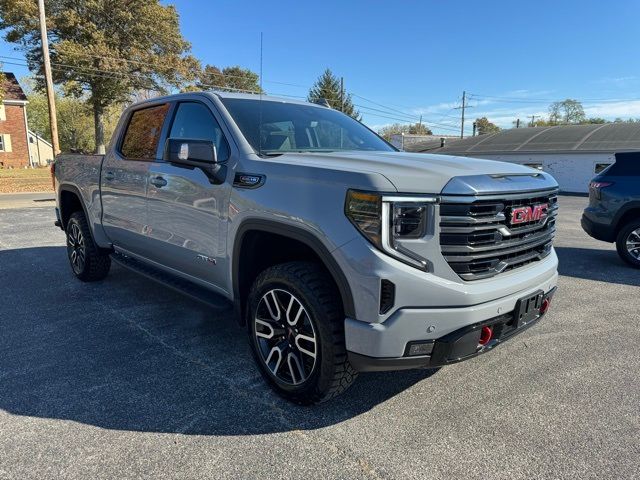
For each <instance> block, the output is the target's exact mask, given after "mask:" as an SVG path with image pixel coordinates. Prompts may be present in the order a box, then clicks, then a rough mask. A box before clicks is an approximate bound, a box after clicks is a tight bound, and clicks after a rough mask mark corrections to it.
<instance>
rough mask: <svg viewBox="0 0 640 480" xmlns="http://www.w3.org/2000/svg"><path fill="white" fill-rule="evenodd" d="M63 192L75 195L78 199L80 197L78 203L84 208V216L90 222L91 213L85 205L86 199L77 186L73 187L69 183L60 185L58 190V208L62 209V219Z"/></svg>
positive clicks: (61, 216) (61, 215)
mask: <svg viewBox="0 0 640 480" xmlns="http://www.w3.org/2000/svg"><path fill="white" fill-rule="evenodd" d="M62 192H69V193H73V194H74V195H75V196H76V197H78V201H79V202H80V206H82V211H83V212H84V216H85V218H86V219H87V221H89V218H90V217H89V212H87V206H86V205H85V204H84V198H82V194H81V193H80V190H79V189H78V187H76V186H75V185H71V184H68V183H63V184H61V185H60V187H59V188H58V192H57V194H56V195H57V197H58V198H57V204H58V208H59V209H60V218H61V219H62V218H63V212H62ZM60 228H62V230H64V229H65V225H64V222H62V225H61V227H60Z"/></svg>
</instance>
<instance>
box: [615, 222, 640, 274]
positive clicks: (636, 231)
mask: <svg viewBox="0 0 640 480" xmlns="http://www.w3.org/2000/svg"><path fill="white" fill-rule="evenodd" d="M616 248H617V250H618V255H620V258H622V259H623V260H624V261H625V262H627V263H628V264H629V265H631V266H633V267H636V268H640V220H633V221H631V222H629V223H627V224H626V225H625V226H624V227H622V229H621V230H620V232H619V233H618V238H617V240H616Z"/></svg>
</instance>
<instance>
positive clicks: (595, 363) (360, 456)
mask: <svg viewBox="0 0 640 480" xmlns="http://www.w3.org/2000/svg"><path fill="white" fill-rule="evenodd" d="M584 203H585V199H584V198H575V197H562V198H561V214H560V221H559V235H558V241H557V246H558V254H559V256H560V259H561V274H562V276H561V278H560V282H559V286H560V289H559V292H558V294H557V295H556V298H555V299H554V305H553V307H552V309H551V312H550V314H549V315H548V316H547V317H546V318H545V319H544V321H543V322H542V323H541V324H539V325H537V326H536V327H534V328H532V329H530V330H528V331H527V332H525V333H523V334H522V335H520V336H518V337H517V338H515V339H514V340H512V341H510V342H509V343H507V344H505V345H503V346H501V347H500V348H497V349H496V350H494V351H493V352H492V353H490V354H487V355H484V356H481V357H478V358H476V359H473V360H471V361H468V362H464V363H460V364H457V365H453V366H450V367H447V368H444V369H441V370H440V371H438V372H437V373H435V374H433V375H430V374H429V373H428V372H425V371H410V372H399V373H379V374H366V375H361V376H360V378H359V379H358V382H357V383H356V384H355V385H354V387H353V388H352V389H351V390H349V391H348V392H347V393H346V394H345V395H343V396H342V397H340V398H338V399H337V400H335V401H333V402H331V403H329V404H325V405H322V406H319V407H315V408H305V407H298V406H293V405H290V404H288V403H286V402H284V401H282V400H281V399H279V398H278V397H277V396H274V395H273V394H272V393H271V392H270V391H269V390H268V389H267V388H266V387H265V386H264V385H263V383H262V380H261V379H260V377H259V375H258V374H257V372H256V370H255V368H254V366H253V364H252V360H251V358H250V353H249V350H248V346H247V344H246V341H245V338H244V333H243V332H242V331H241V330H240V329H239V328H238V327H237V326H236V325H235V323H234V321H233V319H232V318H231V316H230V315H219V314H214V313H212V312H211V311H209V310H207V309H206V308H204V307H200V306H198V305H194V304H192V303H191V302H190V301H188V300H186V299H184V298H182V297H180V296H179V295H177V294H175V293H173V292H172V291H169V290H167V289H165V288H163V287H160V286H158V285H157V284H154V283H152V282H150V281H148V280H146V279H143V278H140V277H137V276H135V275H133V274H131V273H129V272H128V271H126V270H123V269H121V268H119V267H114V268H113V269H112V272H111V274H110V276H109V277H108V278H107V279H106V280H105V281H103V282H101V283H96V284H82V283H80V282H78V281H76V280H75V279H74V278H72V276H71V273H70V270H69V267H68V265H67V260H66V258H65V251H64V248H63V244H64V237H63V234H62V232H60V231H59V230H57V229H55V228H54V227H53V225H52V223H53V212H52V210H51V209H50V208H30V209H9V210H2V211H0V288H1V289H2V290H1V292H2V297H1V301H2V304H1V307H0V478H21V479H22V478H132V477H140V476H145V477H170V478H204V477H211V478H267V477H273V478H322V479H325V478H347V477H348V478H374V479H376V478H402V479H407V478H465V479H469V478H483V479H484V478H504V479H515V478H522V479H525V478H527V479H528V478H545V479H548V478H567V479H575V478H634V477H635V478H640V477H639V473H638V472H640V386H639V382H638V380H639V378H640V356H639V355H638V345H640V333H639V326H640V295H639V293H640V288H639V287H640V271H637V270H632V269H630V268H627V267H626V266H624V265H623V264H622V262H621V261H620V260H618V257H617V256H616V254H615V251H614V249H613V247H612V246H611V245H608V244H603V243H599V242H596V241H593V240H591V239H590V238H589V237H587V236H586V234H584V233H583V232H582V230H581V229H580V227H579V214H580V210H581V208H582V207H583V205H584Z"/></svg>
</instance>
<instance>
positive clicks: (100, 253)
mask: <svg viewBox="0 0 640 480" xmlns="http://www.w3.org/2000/svg"><path fill="white" fill-rule="evenodd" d="M65 232H66V234H67V256H68V257H69V264H70V265H71V271H72V272H73V274H74V275H75V276H76V277H77V278H79V279H80V280H82V281H83V282H95V281H97V280H102V279H104V278H105V277H106V276H107V274H108V273H109V269H110V268H111V257H109V252H108V251H105V250H101V249H100V248H98V246H97V245H96V243H95V241H94V240H93V236H92V235H91V229H90V228H89V225H88V223H87V219H86V217H85V216H84V213H83V212H74V213H73V214H72V215H71V217H70V218H69V221H68V222H67V225H66V228H65Z"/></svg>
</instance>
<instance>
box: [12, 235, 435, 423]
mask: <svg viewBox="0 0 640 480" xmlns="http://www.w3.org/2000/svg"><path fill="white" fill-rule="evenodd" d="M0 282H2V285H3V293H4V295H3V305H2V308H1V309H0V329H1V330H0V331H1V332H2V335H0V408H1V409H3V410H5V411H7V412H9V413H12V414H14V415H25V416H31V417H40V418H53V419H61V420H71V421H75V422H80V423H84V424H87V425H92V426H97V427H101V428H107V429H116V430H128V431H145V432H162V433H184V434H202V435H249V434H261V433H272V432H281V431H289V430H308V429H316V428H321V427H325V426H328V425H332V424H336V423H339V422H342V421H344V420H347V419H349V418H352V417H354V416H357V415H360V414H362V413H364V412H367V411H368V410H370V409H372V408H373V407H375V406H376V405H377V404H379V403H381V402H384V401H386V400H388V399H390V398H392V397H393V396H394V395H397V394H399V393H400V392H403V391H404V390H406V389H408V388H410V387H411V386H412V385H414V384H415V383H417V382H419V381H421V380H424V379H426V378H428V377H429V376H431V375H432V374H433V373H434V372H433V371H428V370H423V371H419V370H418V371H406V372H392V373H376V374H363V375H361V376H360V378H359V379H358V380H357V381H356V383H355V385H354V386H353V387H352V388H351V389H350V390H349V391H347V392H346V394H344V395H342V396H341V397H339V398H337V399H335V400H333V401H331V402H329V403H327V404H324V405H320V406H316V407H299V406H295V405H292V404H290V403H288V402H286V401H284V400H282V399H280V398H279V397H278V396H276V395H274V394H273V393H272V392H271V391H270V390H269V389H268V387H266V386H265V384H264V383H263V380H262V378H261V377H260V375H259V374H258V372H257V369H256V367H255V366H254V364H253V360H252V358H251V354H250V351H249V347H248V345H247V341H246V334H245V332H244V330H243V329H241V328H240V327H238V326H237V324H236V322H235V320H234V319H233V317H232V315H231V313H230V312H227V313H224V314H219V313H212V311H211V310H209V309H207V308H205V307H201V306H199V305H194V304H193V302H191V301H190V300H188V299H186V298H184V297H182V296H180V295H179V294H177V293H174V292H172V291H170V290H168V289H166V288H164V287H162V286H159V285H157V284H155V283H153V282H151V281H149V280H147V279H144V278H142V277H139V276H137V275H135V274H133V273H130V272H128V271H126V270H124V269H122V268H120V267H117V266H113V267H112V270H111V273H110V275H109V277H107V279H106V280H104V281H102V282H97V283H92V284H84V283H82V282H80V281H78V280H76V279H75V278H74V277H73V276H72V274H71V271H70V269H69V266H68V263H67V259H66V252H65V248H64V247H40V248H25V249H15V250H0ZM215 317H218V318H215Z"/></svg>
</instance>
